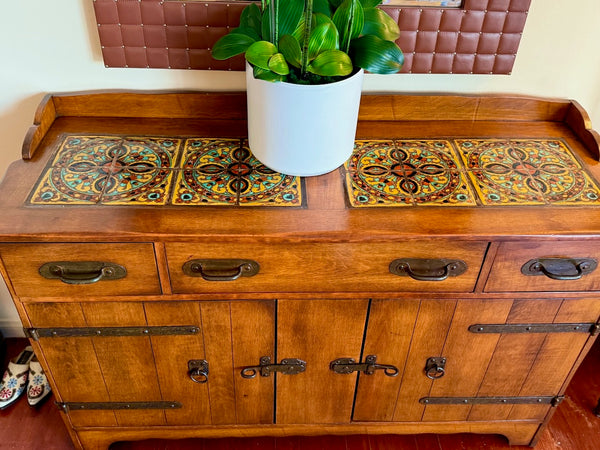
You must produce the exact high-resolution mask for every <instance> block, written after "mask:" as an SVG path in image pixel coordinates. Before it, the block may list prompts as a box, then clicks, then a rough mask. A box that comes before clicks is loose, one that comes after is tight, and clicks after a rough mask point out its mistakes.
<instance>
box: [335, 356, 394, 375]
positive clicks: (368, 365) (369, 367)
mask: <svg viewBox="0 0 600 450" xmlns="http://www.w3.org/2000/svg"><path fill="white" fill-rule="evenodd" d="M329 368H330V369H331V370H333V371H334V372H335V373H341V374H350V373H352V372H362V373H364V374H365V375H373V374H374V373H375V371H376V370H383V373H384V374H386V375H387V376H388V377H395V376H396V375H398V372H399V370H398V368H397V367H396V366H392V365H389V364H377V356H375V355H369V356H367V357H366V358H365V362H364V363H357V362H356V361H355V360H354V359H352V358H338V359H336V360H334V361H331V363H329Z"/></svg>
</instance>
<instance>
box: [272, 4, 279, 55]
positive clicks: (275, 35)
mask: <svg viewBox="0 0 600 450" xmlns="http://www.w3.org/2000/svg"><path fill="white" fill-rule="evenodd" d="M270 11H271V43H272V44H274V45H276V46H278V45H279V0H271V10H270Z"/></svg>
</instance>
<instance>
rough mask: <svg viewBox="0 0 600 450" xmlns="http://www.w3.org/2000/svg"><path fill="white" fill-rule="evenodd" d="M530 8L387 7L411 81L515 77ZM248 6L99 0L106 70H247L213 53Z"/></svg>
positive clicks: (475, 3) (494, 3) (509, 4)
mask: <svg viewBox="0 0 600 450" xmlns="http://www.w3.org/2000/svg"><path fill="white" fill-rule="evenodd" d="M530 3H531V0H465V2H464V6H463V8H439V7H429V8H417V7H402V8H401V7H397V6H384V7H383V8H384V9H385V10H386V11H387V12H388V13H389V14H390V15H391V16H392V17H393V18H394V19H395V20H397V21H398V24H399V26H400V30H401V36H400V39H399V40H398V44H399V45H400V48H402V50H403V51H404V53H405V57H406V61H405V65H404V68H403V70H402V72H404V73H478V74H509V73H510V71H511V70H512V67H513V64H514V61H515V57H516V54H517V50H518V47H519V42H520V40H521V35H522V32H523V28H524V26H525V21H526V19H527V12H528V10H529V6H530ZM246 4H247V2H229V3H228V2H202V1H188V2H186V1H164V0H94V10H95V13H96V19H97V22H98V33H99V36H100V44H101V46H102V55H103V57H104V63H105V65H106V67H147V68H170V69H204V70H206V69H208V70H210V69H212V70H244V61H243V58H242V57H237V58H233V59H231V60H226V61H216V60H214V59H213V58H212V57H211V56H210V48H211V47H212V45H213V44H214V43H215V42H216V41H217V39H219V37H221V36H222V35H223V34H225V33H227V32H228V31H229V29H230V28H234V27H236V26H237V25H238V23H239V22H238V20H239V15H240V12H241V10H242V9H243V8H244V7H245V6H246Z"/></svg>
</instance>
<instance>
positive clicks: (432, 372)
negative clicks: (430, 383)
mask: <svg viewBox="0 0 600 450" xmlns="http://www.w3.org/2000/svg"><path fill="white" fill-rule="evenodd" d="M425 375H427V378H431V379H432V380H437V379H438V378H442V377H443V376H444V375H446V358H444V357H441V356H440V357H432V358H429V359H427V363H426V364H425Z"/></svg>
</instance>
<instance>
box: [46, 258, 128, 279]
mask: <svg viewBox="0 0 600 450" xmlns="http://www.w3.org/2000/svg"><path fill="white" fill-rule="evenodd" d="M39 272H40V275H41V276H43V277H44V278H47V279H49V280H56V279H58V280H60V281H62V282H63V283H67V284H92V283H96V282H98V281H101V280H118V279H120V278H124V277H125V276H126V275H127V269H125V267H123V266H121V265H119V264H115V263H110V262H101V261H52V262H47V263H46V264H44V265H42V266H41V267H40V269H39Z"/></svg>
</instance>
